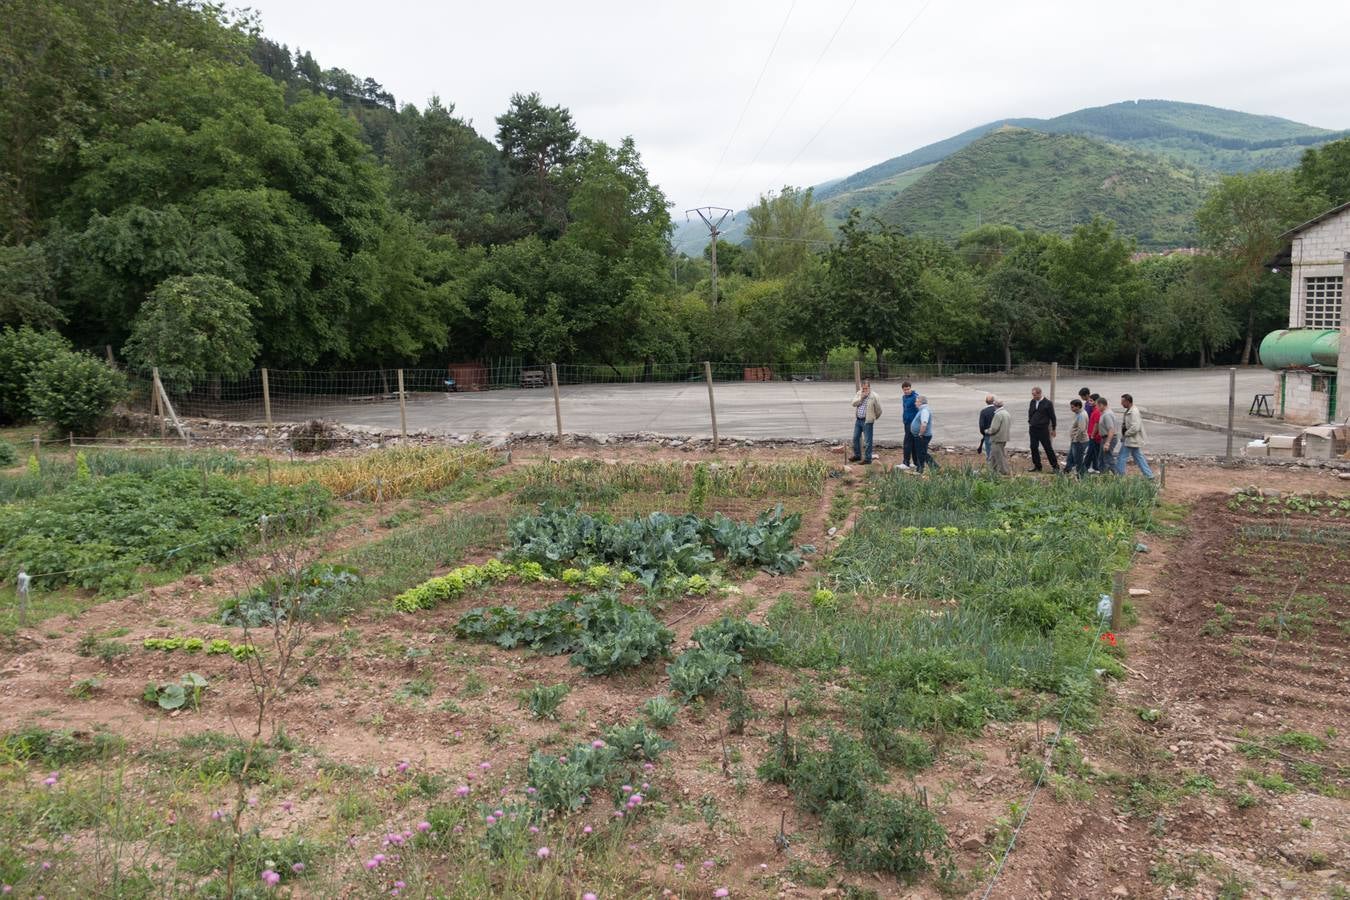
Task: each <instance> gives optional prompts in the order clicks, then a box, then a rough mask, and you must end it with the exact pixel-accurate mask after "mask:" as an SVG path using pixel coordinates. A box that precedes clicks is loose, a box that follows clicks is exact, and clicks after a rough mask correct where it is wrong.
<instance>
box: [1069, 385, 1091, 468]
mask: <svg viewBox="0 0 1350 900" xmlns="http://www.w3.org/2000/svg"><path fill="white" fill-rule="evenodd" d="M1069 409H1070V410H1072V411H1073V424H1072V425H1070V426H1069V455H1068V457H1067V458H1065V460H1064V469H1063V471H1064V473H1065V474H1068V473H1069V472H1075V473H1077V475H1078V477H1079V478H1082V477H1083V472H1084V470H1086V469H1087V454H1088V448H1089V447H1091V446H1092V441H1090V440H1088V430H1087V423H1088V417H1087V413H1085V412H1083V401H1082V400H1079V399H1077V398H1075V399H1073V400H1070V401H1069Z"/></svg>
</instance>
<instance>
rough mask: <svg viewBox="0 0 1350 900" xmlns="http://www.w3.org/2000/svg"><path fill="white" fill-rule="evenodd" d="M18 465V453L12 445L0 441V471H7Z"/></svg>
mask: <svg viewBox="0 0 1350 900" xmlns="http://www.w3.org/2000/svg"><path fill="white" fill-rule="evenodd" d="M18 464H19V452H18V451H17V450H15V449H14V445H13V444H9V443H6V442H5V441H0V469H8V468H9V467H10V466H17V465H18Z"/></svg>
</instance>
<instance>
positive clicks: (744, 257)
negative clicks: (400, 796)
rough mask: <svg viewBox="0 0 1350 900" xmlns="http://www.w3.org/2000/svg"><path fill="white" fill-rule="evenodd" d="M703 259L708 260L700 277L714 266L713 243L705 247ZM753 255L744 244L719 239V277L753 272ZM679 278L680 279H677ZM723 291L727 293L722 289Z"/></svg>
mask: <svg viewBox="0 0 1350 900" xmlns="http://www.w3.org/2000/svg"><path fill="white" fill-rule="evenodd" d="M703 259H704V260H706V261H707V262H708V265H707V266H704V267H703V269H702V271H701V273H700V277H703V276H705V275H706V274H707V273H708V272H709V271H711V267H712V244H711V243H709V244H708V246H706V247H704V248H703ZM752 259H753V257H752V256H751V255H750V253H749V252H748V251H747V250H746V249H745V245H744V244H733V243H731V242H730V241H724V240H722V239H721V238H718V239H717V274H718V276H719V277H721V276H726V275H749V274H751V272H750V268H751V265H752V263H751V260H752ZM677 280H678V279H677ZM722 293H726V292H725V291H722Z"/></svg>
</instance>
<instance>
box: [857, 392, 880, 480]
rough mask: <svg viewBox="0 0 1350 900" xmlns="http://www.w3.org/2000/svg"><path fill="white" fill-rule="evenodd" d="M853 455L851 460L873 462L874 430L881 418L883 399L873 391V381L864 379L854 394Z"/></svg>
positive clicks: (864, 462) (867, 463)
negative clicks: (878, 397)
mask: <svg viewBox="0 0 1350 900" xmlns="http://www.w3.org/2000/svg"><path fill="white" fill-rule="evenodd" d="M853 412H854V415H853V455H852V456H851V457H849V462H861V463H862V464H863V465H865V466H870V465H871V464H872V431H873V429H874V427H875V426H876V421H877V419H880V418H881V401H880V400H878V399H877V395H876V394H874V393H872V382H871V381H868V380H867V379H863V383H862V387H861V388H860V389H859V390H858V393H856V394H854V395H853Z"/></svg>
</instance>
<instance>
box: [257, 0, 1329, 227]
mask: <svg viewBox="0 0 1350 900" xmlns="http://www.w3.org/2000/svg"><path fill="white" fill-rule="evenodd" d="M249 5H251V6H252V7H253V8H254V9H256V10H257V11H258V12H259V13H260V14H261V17H262V22H263V27H264V29H265V31H266V32H267V34H268V35H269V36H270V37H272V38H273V39H274V40H277V41H279V42H284V43H287V44H289V45H290V46H291V47H292V48H295V47H297V46H299V47H302V48H304V49H305V50H309V51H310V52H312V53H313V54H314V56H315V58H316V59H317V60H318V61H319V63H320V64H321V65H323V66H325V67H331V66H339V67H341V68H344V69H347V70H349V71H351V72H354V73H355V74H357V75H359V76H362V77H366V76H369V77H373V78H375V79H376V80H377V81H380V82H381V83H382V84H384V86H385V87H386V89H388V90H390V91H392V92H393V93H394V95H395V96H396V97H397V98H398V101H399V103H400V104H402V103H406V102H413V103H417V104H418V105H422V104H423V103H424V102H425V101H426V99H427V98H428V97H430V96H431V95H433V94H438V95H440V97H441V98H442V100H444V101H446V102H449V103H453V104H454V105H455V107H456V109H457V110H458V112H459V113H460V114H461V115H463V116H465V117H467V118H469V119H471V120H472V121H473V123H474V125H475V126H476V127H477V129H478V130H479V132H481V133H483V134H484V135H486V136H488V137H492V136H493V134H494V133H495V131H496V123H495V122H494V121H493V120H494V117H495V116H496V115H497V114H499V113H500V112H502V110H503V109H505V107H506V104H507V102H508V100H509V98H510V96H511V94H512V93H513V92H516V91H521V92H528V91H539V92H540V93H541V94H542V95H543V97H544V99H545V101H546V102H548V103H550V104H554V103H559V104H562V105H564V106H566V107H567V108H569V109H570V110H571V111H572V115H573V117H574V119H575V120H576V124H577V127H578V128H579V129H580V130H581V132H582V133H583V134H585V135H587V136H589V137H594V138H600V139H603V140H606V141H617V140H619V139H621V138H622V137H623V136H625V135H632V136H633V137H634V138H635V139H636V141H637V146H638V149H639V150H640V151H641V153H642V156H643V159H644V161H645V162H646V165H647V169H648V171H649V172H650V173H651V176H652V179H653V180H654V181H655V182H656V183H658V184H660V185H661V187H662V188H663V189H664V190H665V192H666V194H667V196H668V197H669V198H670V200H671V202H672V204H673V209H672V217H673V218H675V219H676V220H677V221H683V219H684V210H685V209H686V208H687V207H692V206H702V205H717V206H728V207H734V208H742V207H744V206H746V205H748V204H749V203H751V202H753V201H754V199H755V198H756V197H757V195H758V194H759V192H761V191H764V190H767V189H770V188H774V187H778V186H781V185H783V184H800V185H809V184H816V183H819V182H821V181H826V180H829V179H832V178H838V177H842V176H845V175H848V174H850V173H852V172H855V171H857V170H858V169H861V168H865V167H866V166H869V165H872V164H874V163H877V162H881V161H882V160H885V159H887V158H889V157H892V156H896V155H899V154H901V153H904V152H906V151H909V150H913V149H915V148H917V147H920V146H923V145H924V144H927V143H930V142H932V141H935V140H940V139H942V138H945V137H949V136H951V135H953V134H955V133H957V132H959V131H963V130H965V129H967V128H970V127H973V126H976V125H980V124H983V123H985V122H988V121H990V120H993V119H999V118H1005V117H1009V116H1038V117H1049V116H1055V115H1059V114H1061V113H1066V112H1070V111H1073V110H1075V109H1080V108H1082V107H1085V106H1099V105H1102V104H1106V103H1114V102H1116V101H1120V100H1133V99H1138V98H1161V99H1167V100H1183V101H1190V102H1196V103H1207V104H1211V105H1214V106H1222V107H1227V108H1230V109H1238V110H1242V111H1244V112H1252V113H1262V114H1267V115H1276V116H1281V117H1284V118H1289V119H1294V120H1295V121H1299V122H1305V123H1308V124H1311V125H1318V126H1321V127H1324V128H1333V129H1343V128H1350V53H1347V52H1346V44H1345V42H1346V40H1347V36H1350V3H1347V2H1345V0H1310V2H1306V3H1300V4H1293V5H1290V6H1287V7H1285V6H1280V5H1278V4H1276V5H1272V4H1270V3H1269V2H1261V3H1254V2H1245V0H1244V2H1234V0H1223V2H1195V0H1165V2H1157V0H1133V2H1129V3H1121V2H1117V3H1104V2H1101V0H1068V2H1046V0H1018V2H1008V0H999V2H987V0H966V2H960V0H931V2H929V3H928V4H927V5H926V6H925V4H924V0H857V2H853V0H796V2H793V0H719V2H715V3H712V2H684V3H671V2H662V3H654V2H642V0H624V2H619V0H572V2H559V0H553V2H547V3H544V2H535V0H528V2H523V0H497V2H491V0H489V2H482V0H478V2H473V3H467V2H455V0H451V2H444V3H431V2H413V0H383V2H379V3H371V2H368V0H362V2H356V0H252V2H250V4H249ZM841 21H842V27H840V23H841ZM785 22H786V25H784V23H785ZM836 28H838V29H839V30H838V35H837V37H836V38H835V39H834V41H833V43H832V44H830V45H829V48H828V51H826V45H827V43H828V42H829V41H830V38H831V35H832V34H834V33H835V30H836ZM780 29H781V31H782V36H781V40H777V46H776V47H775V40H776V38H777V36H778V35H779V32H780ZM906 29H908V31H906ZM902 34H903V36H902ZM897 38H898V41H897ZM771 48H773V52H772V55H770V51H771ZM888 48H889V52H888ZM822 51H826V52H825V53H824V56H823V57H822ZM766 59H768V64H767V67H766V66H765V60H766ZM817 61H819V62H818V63H817ZM761 72H763V79H762V81H760V83H759V85H758V89H755V83H756V79H757V78H758V77H759V76H760V73H761ZM752 91H753V94H752ZM794 97H795V101H794ZM747 101H748V102H747ZM742 111H744V117H743V119H742ZM738 122H739V128H738V127H737V126H738ZM775 126H776V127H775Z"/></svg>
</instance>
